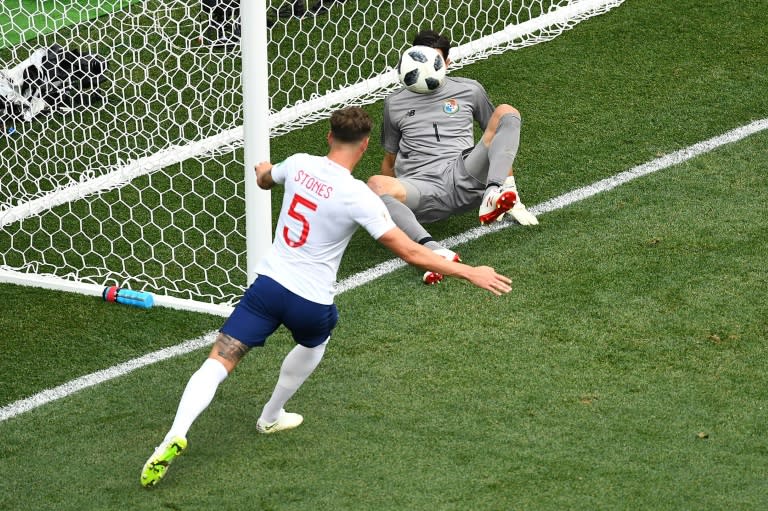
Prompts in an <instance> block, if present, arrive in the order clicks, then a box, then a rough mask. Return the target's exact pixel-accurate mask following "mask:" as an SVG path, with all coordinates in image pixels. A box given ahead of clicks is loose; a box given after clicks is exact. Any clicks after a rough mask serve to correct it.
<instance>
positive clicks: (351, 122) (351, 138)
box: [331, 106, 373, 142]
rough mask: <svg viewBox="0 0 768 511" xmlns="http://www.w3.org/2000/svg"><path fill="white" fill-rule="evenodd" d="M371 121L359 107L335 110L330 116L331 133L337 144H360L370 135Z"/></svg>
mask: <svg viewBox="0 0 768 511" xmlns="http://www.w3.org/2000/svg"><path fill="white" fill-rule="evenodd" d="M372 126H373V121H371V117H370V116H369V115H368V113H367V112H366V111H365V110H363V109H362V108H360V107H359V106H350V107H347V108H342V109H340V110H336V111H335V112H333V113H332V114H331V133H332V134H333V138H334V139H336V140H338V141H339V142H360V141H362V140H363V139H364V138H366V137H368V136H369V135H370V134H371V128H372Z"/></svg>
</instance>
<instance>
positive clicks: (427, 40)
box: [413, 30, 451, 59]
mask: <svg viewBox="0 0 768 511" xmlns="http://www.w3.org/2000/svg"><path fill="white" fill-rule="evenodd" d="M413 45H414V46H429V47H430V48H435V49H437V50H440V51H441V52H443V58H446V59H447V58H448V52H449V51H450V50H451V40H450V39H448V37H447V36H444V35H442V34H440V33H439V32H435V31H434V30H422V31H421V32H419V33H418V34H416V37H414V38H413Z"/></svg>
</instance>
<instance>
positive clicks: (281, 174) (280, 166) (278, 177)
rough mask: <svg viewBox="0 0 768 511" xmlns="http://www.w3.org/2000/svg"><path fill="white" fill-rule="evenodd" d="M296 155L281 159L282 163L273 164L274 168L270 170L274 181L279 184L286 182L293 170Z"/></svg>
mask: <svg viewBox="0 0 768 511" xmlns="http://www.w3.org/2000/svg"><path fill="white" fill-rule="evenodd" d="M295 156H296V155H292V156H289V157H288V158H286V159H285V160H283V161H281V162H280V163H275V164H274V165H272V170H271V171H270V174H272V181H274V182H275V183H277V184H284V183H285V179H286V177H287V176H288V174H289V173H290V172H291V169H292V168H293V165H292V163H293V160H294V159H295Z"/></svg>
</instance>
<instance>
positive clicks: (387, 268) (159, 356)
mask: <svg viewBox="0 0 768 511" xmlns="http://www.w3.org/2000/svg"><path fill="white" fill-rule="evenodd" d="M765 129H768V118H766V119H761V120H758V121H754V122H752V123H750V124H747V125H745V126H741V127H739V128H736V129H733V130H731V131H728V132H726V133H724V134H722V135H719V136H717V137H714V138H710V139H708V140H705V141H703V142H699V143H697V144H694V145H692V146H690V147H687V148H685V149H681V150H679V151H675V152H673V153H670V154H667V155H665V156H662V157H660V158H657V159H655V160H651V161H649V162H647V163H644V164H642V165H638V166H637V167H633V168H631V169H630V170H627V171H625V172H621V173H619V174H616V175H615V176H612V177H609V178H606V179H602V180H600V181H597V182H595V183H592V184H590V185H587V186H584V187H582V188H577V189H576V190H573V191H570V192H567V193H565V194H563V195H560V196H558V197H555V198H554V199H550V200H548V201H545V202H542V203H541V204H537V205H536V206H534V207H532V208H530V210H531V212H533V213H534V214H537V215H541V214H544V213H549V212H551V211H555V210H558V209H562V208H565V207H566V206H569V205H571V204H573V203H575V202H579V201H582V200H584V199H587V198H589V197H592V196H593V195H596V194H598V193H601V192H605V191H608V190H611V189H613V188H616V187H617V186H620V185H622V184H624V183H628V182H629V181H632V180H634V179H637V178H639V177H642V176H645V175H648V174H652V173H654V172H657V171H659V170H664V169H667V168H669V167H673V166H675V165H678V164H680V163H683V162H685V161H688V160H690V159H692V158H695V157H696V156H699V155H702V154H705V153H708V152H710V151H713V150H714V149H717V148H718V147H721V146H724V145H726V144H730V143H733V142H737V141H739V140H742V139H744V138H746V137H748V136H750V135H753V134H755V133H758V132H760V131H763V130H765ZM512 225H515V224H511V223H506V224H505V223H497V224H493V225H492V226H490V227H476V228H474V229H470V230H469V231H466V232H464V233H462V234H458V235H456V236H452V237H450V238H447V239H445V240H444V241H443V242H442V243H443V244H444V245H446V246H448V247H453V246H455V245H459V244H462V243H466V242H468V241H472V240H475V239H477V238H480V237H481V236H485V235H486V234H489V233H492V232H497V231H500V230H501V229H506V228H508V227H510V226H512ZM404 266H406V263H405V262H404V261H402V260H400V259H391V260H389V261H385V262H383V263H381V264H378V265H376V266H374V267H373V268H370V269H368V270H365V271H362V272H360V273H357V274H355V275H352V276H350V277H348V278H346V279H344V280H342V281H341V282H339V284H338V286H337V293H338V294H340V293H343V292H345V291H349V290H351V289H354V288H356V287H360V286H362V285H363V284H367V283H368V282H371V281H373V280H375V279H377V278H379V277H382V276H384V275H386V274H388V273H391V272H393V271H395V270H397V269H398V268H402V267H404ZM215 338H216V331H213V332H209V333H207V334H205V335H202V336H200V337H197V338H196V339H190V340H188V341H185V342H182V343H181V344H177V345H175V346H170V347H167V348H163V349H161V350H158V351H154V352H152V353H148V354H147V355H144V356H141V357H138V358H135V359H133V360H129V361H127V362H123V363H121V364H117V365H115V366H112V367H109V368H107V369H103V370H101V371H96V372H95V373H91V374H88V375H85V376H81V377H80V378H76V379H74V380H71V381H69V382H67V383H64V384H62V385H59V386H57V387H53V388H51V389H47V390H43V391H41V392H38V393H37V394H35V395H33V396H30V397H28V398H25V399H20V400H18V401H15V402H13V403H10V404H8V405H6V406H3V407H2V408H0V422H3V421H5V420H7V419H11V418H13V417H17V416H19V415H21V414H23V413H25V412H28V411H30V410H34V409H35V408H38V407H40V406H43V405H45V404H48V403H50V402H52V401H56V400H58V399H62V398H64V397H67V396H69V395H71V394H74V393H75V392H78V391H80V390H83V389H86V388H88V387H93V386H95V385H98V384H100V383H104V382H106V381H109V380H112V379H115V378H118V377H120V376H124V375H126V374H128V373H131V372H133V371H135V370H136V369H140V368H142V367H146V366H148V365H151V364H154V363H156V362H160V361H163V360H167V359H169V358H173V357H177V356H180V355H184V354H186V353H190V352H192V351H195V350H197V349H200V348H203V347H205V346H210V345H211V344H213V342H214V340H215Z"/></svg>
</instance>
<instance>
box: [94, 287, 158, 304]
mask: <svg viewBox="0 0 768 511" xmlns="http://www.w3.org/2000/svg"><path fill="white" fill-rule="evenodd" d="M101 296H102V298H104V300H105V301H107V302H117V303H122V304H124V305H132V306H133V307H140V308H142V309H149V308H150V307H152V306H153V305H154V304H155V299H154V298H153V297H152V294H151V293H147V292H146V291H133V290H131V289H120V288H119V287H117V286H110V287H106V288H104V292H103V293H101Z"/></svg>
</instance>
